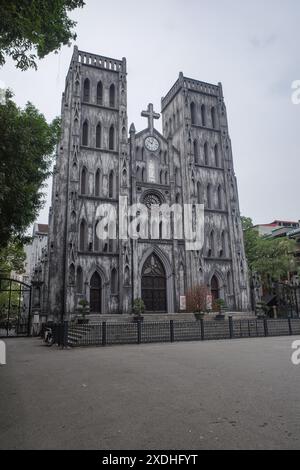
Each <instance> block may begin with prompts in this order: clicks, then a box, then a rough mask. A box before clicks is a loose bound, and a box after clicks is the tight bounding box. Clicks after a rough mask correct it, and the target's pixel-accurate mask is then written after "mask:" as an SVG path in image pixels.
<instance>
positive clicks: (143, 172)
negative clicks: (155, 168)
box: [142, 168, 146, 182]
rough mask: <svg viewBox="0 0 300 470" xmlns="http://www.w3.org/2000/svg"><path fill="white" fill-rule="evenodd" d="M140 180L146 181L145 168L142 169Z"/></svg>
mask: <svg viewBox="0 0 300 470" xmlns="http://www.w3.org/2000/svg"><path fill="white" fill-rule="evenodd" d="M142 181H143V182H145V181H146V170H145V168H143V169H142Z"/></svg>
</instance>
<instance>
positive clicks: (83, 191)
mask: <svg viewBox="0 0 300 470" xmlns="http://www.w3.org/2000/svg"><path fill="white" fill-rule="evenodd" d="M87 186H88V184H87V169H86V168H85V167H83V168H82V171H81V185H80V192H81V194H83V195H84V194H86V193H87Z"/></svg>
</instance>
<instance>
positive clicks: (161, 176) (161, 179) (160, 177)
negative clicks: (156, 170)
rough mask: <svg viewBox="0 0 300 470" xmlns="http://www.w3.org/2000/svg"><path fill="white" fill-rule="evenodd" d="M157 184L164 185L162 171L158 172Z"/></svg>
mask: <svg viewBox="0 0 300 470" xmlns="http://www.w3.org/2000/svg"><path fill="white" fill-rule="evenodd" d="M159 182H160V184H164V172H163V170H161V171H160V174H159Z"/></svg>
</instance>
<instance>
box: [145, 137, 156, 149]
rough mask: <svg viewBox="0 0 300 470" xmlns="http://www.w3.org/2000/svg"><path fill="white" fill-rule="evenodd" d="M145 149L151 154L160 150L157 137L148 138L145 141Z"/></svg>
mask: <svg viewBox="0 0 300 470" xmlns="http://www.w3.org/2000/svg"><path fill="white" fill-rule="evenodd" d="M145 147H146V149H147V150H149V151H150V152H156V150H158V149H159V142H158V140H157V139H156V138H155V137H147V139H146V140H145Z"/></svg>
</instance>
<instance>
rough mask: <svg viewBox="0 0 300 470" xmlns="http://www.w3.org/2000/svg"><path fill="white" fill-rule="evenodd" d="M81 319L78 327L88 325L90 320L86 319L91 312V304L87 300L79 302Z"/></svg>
mask: <svg viewBox="0 0 300 470" xmlns="http://www.w3.org/2000/svg"><path fill="white" fill-rule="evenodd" d="M79 305H80V309H79V312H80V314H81V318H78V325H87V324H88V322H89V320H88V318H86V314H87V313H88V312H89V303H88V301H87V300H86V299H81V300H80V301H79Z"/></svg>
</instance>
